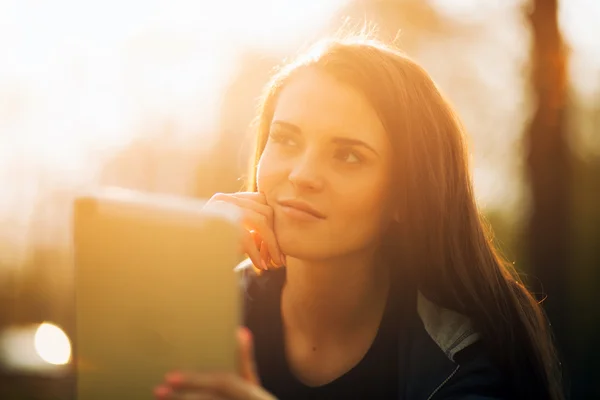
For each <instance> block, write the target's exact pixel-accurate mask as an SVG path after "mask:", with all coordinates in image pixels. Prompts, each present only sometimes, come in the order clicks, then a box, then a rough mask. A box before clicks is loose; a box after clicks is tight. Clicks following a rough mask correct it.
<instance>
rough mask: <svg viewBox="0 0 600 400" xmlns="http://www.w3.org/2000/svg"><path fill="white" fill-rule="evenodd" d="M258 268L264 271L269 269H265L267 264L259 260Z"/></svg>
mask: <svg viewBox="0 0 600 400" xmlns="http://www.w3.org/2000/svg"><path fill="white" fill-rule="evenodd" d="M260 266H261V267H262V269H263V270H264V271H267V270H268V269H269V268H268V267H267V263H266V262H265V260H260Z"/></svg>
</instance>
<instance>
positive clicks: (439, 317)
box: [236, 261, 515, 400]
mask: <svg viewBox="0 0 600 400" xmlns="http://www.w3.org/2000/svg"><path fill="white" fill-rule="evenodd" d="M236 270H238V271H240V272H241V274H242V287H243V290H244V291H245V298H246V299H250V301H251V298H252V293H253V292H254V291H255V290H260V287H261V286H263V284H264V283H266V280H267V279H269V273H266V274H264V275H262V276H257V275H256V274H255V273H254V272H253V269H252V268H251V264H250V263H249V262H248V261H246V262H244V263H242V264H240V265H239V266H238V267H236ZM246 306H247V304H246ZM414 308H416V310H415V311H416V312H413V313H412V314H411V315H412V320H411V321H410V323H409V330H410V335H409V338H410V339H409V341H408V347H407V349H404V350H403V353H402V355H401V357H402V358H403V360H400V361H401V362H403V363H406V364H405V365H406V369H405V374H406V375H405V376H404V379H400V378H399V379H398V381H399V383H400V382H402V387H400V388H399V391H398V392H399V393H400V394H399V400H430V399H431V400H441V399H445V400H449V399H461V400H500V399H513V398H515V397H514V396H512V395H511V393H510V391H509V389H508V385H506V382H505V380H504V379H503V377H502V375H501V373H500V372H499V371H498V369H497V368H495V367H494V365H493V363H492V362H491V361H490V360H489V358H488V357H487V356H486V353H485V350H484V347H483V345H482V343H481V342H480V340H479V335H478V334H477V332H475V331H474V330H473V328H472V326H471V322H470V321H469V319H468V318H467V317H465V316H463V315H461V314H459V313H456V312H454V311H452V310H448V309H445V308H443V307H440V306H438V305H436V304H435V303H433V302H431V301H430V300H428V299H427V298H426V297H425V296H424V295H423V294H421V293H420V292H417V294H416V299H415V301H414ZM407 354H408V356H407Z"/></svg>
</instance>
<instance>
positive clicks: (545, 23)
mask: <svg viewBox="0 0 600 400" xmlns="http://www.w3.org/2000/svg"><path fill="white" fill-rule="evenodd" d="M557 2H558V1H557V0H534V1H533V2H532V4H531V6H532V8H531V11H530V13H529V22H530V26H531V33H532V40H533V42H532V47H531V66H532V68H531V76H530V79H531V86H532V91H533V98H534V103H535V107H536V108H535V111H534V114H533V118H532V120H531V122H530V125H529V129H528V132H527V133H526V135H525V138H524V139H525V148H526V154H527V171H526V176H527V178H528V179H529V185H530V193H531V206H532V208H531V214H530V216H529V222H528V231H527V243H528V249H527V253H528V256H529V264H530V268H531V273H532V274H533V275H534V276H535V277H536V278H538V279H539V281H540V282H541V284H542V288H541V290H542V291H543V293H544V295H545V296H547V298H546V300H545V301H544V303H543V304H544V306H545V309H546V312H547V314H548V317H549V318H550V321H551V323H552V325H553V327H554V332H555V334H556V339H557V344H558V347H559V351H560V352H561V353H562V356H563V358H564V359H565V360H566V361H567V364H570V363H569V359H570V358H571V354H572V353H571V351H570V348H569V343H570V341H569V340H568V339H569V338H568V337H567V335H568V332H569V330H568V326H569V321H568V320H567V316H568V315H569V314H568V308H569V302H568V300H569V298H570V297H569V294H568V293H567V288H568V285H567V279H568V275H567V271H568V264H569V262H570V261H571V254H570V245H569V244H570V237H571V226H570V219H571V215H570V209H571V206H570V200H571V199H570V197H571V196H570V195H571V168H572V165H571V151H570V149H569V145H568V140H567V132H566V125H565V109H566V98H567V96H566V90H567V74H566V68H567V52H566V51H565V46H564V43H563V39H562V36H561V32H560V30H559V26H558V20H557V9H558V4H557Z"/></svg>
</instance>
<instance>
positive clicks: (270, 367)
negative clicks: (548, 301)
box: [156, 40, 562, 400]
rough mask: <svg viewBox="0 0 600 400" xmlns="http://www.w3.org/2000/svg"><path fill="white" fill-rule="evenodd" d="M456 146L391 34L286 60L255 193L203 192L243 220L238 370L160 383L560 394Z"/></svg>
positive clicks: (457, 133)
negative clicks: (388, 38)
mask: <svg viewBox="0 0 600 400" xmlns="http://www.w3.org/2000/svg"><path fill="white" fill-rule="evenodd" d="M467 159H468V154H467V150H466V148H465V138H464V134H463V128H462V126H461V125H460V122H459V120H458V118H457V116H456V114H455V113H454V111H453V110H452V108H451V107H450V105H449V104H448V102H447V101H446V100H445V99H444V97H443V96H442V95H441V94H440V92H439V90H438V89H437V87H436V86H435V84H434V82H433V81H432V80H431V78H430V77H429V76H428V74H427V73H426V72H425V71H424V70H423V69H422V68H421V67H419V66H418V65H417V64H416V63H415V62H414V61H412V60H411V59H409V58H408V57H406V56H405V55H403V54H401V53H400V52H398V51H396V50H394V49H391V48H388V47H386V46H384V45H382V44H379V43H376V42H372V41H367V40H352V41H332V42H327V43H325V44H323V45H321V46H319V47H318V48H316V49H315V50H313V51H311V52H309V53H308V54H306V55H305V56H303V57H301V58H300V59H299V60H298V61H296V62H295V63H293V64H291V65H288V66H287V67H286V68H284V69H282V70H281V71H280V72H279V73H278V74H277V75H276V76H275V78H274V80H273V81H272V83H271V84H270V85H269V87H268V90H267V92H266V95H265V97H264V100H263V103H262V107H261V109H260V115H259V124H258V135H257V141H256V153H255V157H254V160H253V164H252V169H251V175H250V178H251V179H250V183H249V188H248V189H249V191H248V192H244V193H236V194H217V195H215V196H214V197H213V198H212V199H211V201H210V203H211V204H218V203H219V202H227V203H232V204H235V205H236V206H238V207H239V208H240V209H241V210H242V211H243V214H244V226H245V227H246V228H247V229H248V230H249V233H248V235H247V237H246V238H245V239H244V250H245V252H246V253H247V254H248V256H249V259H250V260H249V262H247V263H246V264H244V265H243V266H242V268H243V270H244V272H243V273H244V283H245V284H244V289H245V296H246V298H245V299H246V315H245V325H246V328H244V329H242V330H240V343H241V358H242V361H241V365H242V367H241V370H242V371H241V373H240V374H239V376H238V375H228V374H220V373H212V372H179V373H177V372H175V373H172V374H170V375H168V376H167V378H166V380H165V382H164V383H163V384H162V385H161V386H160V387H159V388H157V390H156V396H157V397H158V398H169V399H205V398H206V399H208V398H211V399H212V398H216V399H272V398H280V399H307V398H311V399H337V398H340V399H341V398H361V399H380V398H381V399H385V398H389V399H416V400H418V399H509V398H510V399H513V398H528V399H538V398H539V399H561V398H562V394H561V386H560V380H559V378H560V374H559V371H558V362H557V360H556V357H555V352H554V348H553V345H552V340H551V335H550V333H549V328H548V323H547V321H546V319H545V317H544V315H543V312H542V310H541V308H540V307H539V305H538V303H537V302H536V301H535V299H534V298H533V297H532V296H531V294H530V293H529V292H528V291H527V290H526V289H525V287H524V286H523V285H522V284H521V282H520V280H519V278H518V276H517V275H516V273H515V272H514V271H513V269H512V268H511V265H510V264H508V263H506V262H504V261H503V260H502V259H501V257H500V256H499V255H498V253H497V252H496V250H495V249H494V247H493V244H492V241H491V239H490V237H489V236H488V234H487V233H486V227H485V225H484V222H483V221H482V219H481V217H480V214H479V212H478V209H477V206H476V203H475V199H474V194H473V188H472V183H471V178H470V176H469V169H468V162H467ZM250 231H251V233H250ZM250 266H254V268H250ZM281 266H284V267H282V268H279V267H281ZM253 349H254V350H253Z"/></svg>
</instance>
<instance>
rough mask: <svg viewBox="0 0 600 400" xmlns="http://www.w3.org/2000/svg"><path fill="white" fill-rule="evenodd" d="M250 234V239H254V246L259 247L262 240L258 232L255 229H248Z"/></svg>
mask: <svg viewBox="0 0 600 400" xmlns="http://www.w3.org/2000/svg"><path fill="white" fill-rule="evenodd" d="M250 234H251V235H252V239H254V244H255V245H256V248H257V249H260V245H261V244H262V242H263V240H262V237H261V236H260V233H258V232H257V231H255V230H250Z"/></svg>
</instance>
